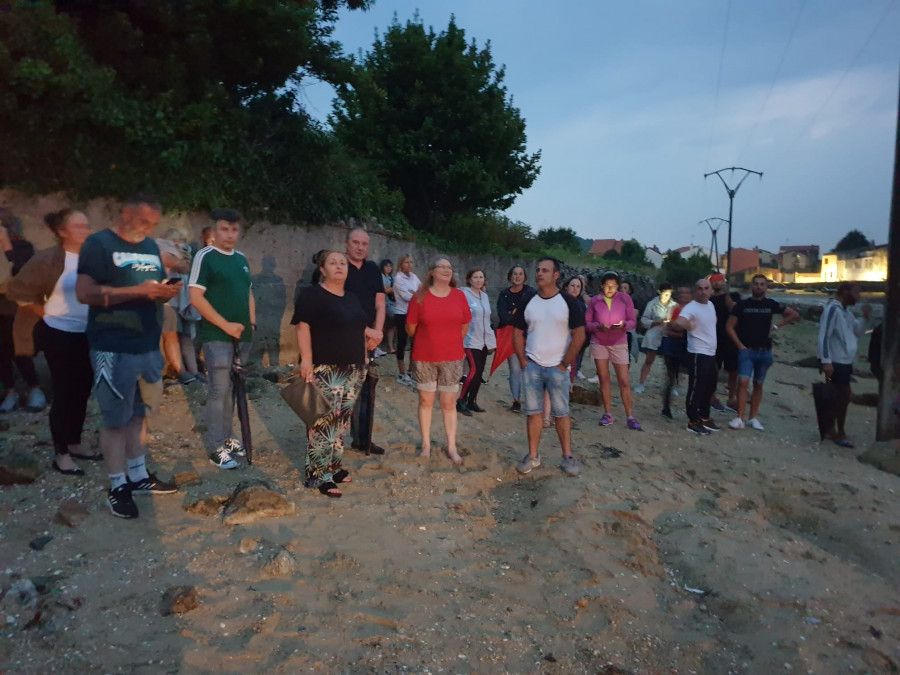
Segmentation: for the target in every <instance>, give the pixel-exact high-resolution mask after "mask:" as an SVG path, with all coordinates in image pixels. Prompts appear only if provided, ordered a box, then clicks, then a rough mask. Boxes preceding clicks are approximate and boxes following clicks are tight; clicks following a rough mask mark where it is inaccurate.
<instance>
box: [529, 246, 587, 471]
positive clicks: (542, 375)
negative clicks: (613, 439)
mask: <svg viewBox="0 0 900 675" xmlns="http://www.w3.org/2000/svg"><path fill="white" fill-rule="evenodd" d="M558 281H559V261H558V260H556V259H555V258H549V257H547V258H541V259H540V260H538V261H537V270H536V274H535V282H536V283H537V293H536V294H535V295H533V296H532V297H531V298H530V299H529V300H528V301H527V302H526V303H525V305H524V306H523V307H522V310H521V312H519V313H518V314H517V315H516V317H515V319H514V323H513V326H514V328H515V330H514V332H513V346H514V348H515V350H516V358H518V360H519V364H520V365H521V366H522V391H523V394H524V396H523V398H524V405H523V406H522V412H524V413H525V414H526V415H527V417H528V427H527V429H528V454H527V455H525V457H524V459H523V460H522V461H521V462H519V463H518V465H516V471H518V472H519V473H522V474H525V473H531V470H532V469H536V468H537V467H539V466H540V465H541V458H540V455H538V445H539V444H540V442H541V429H542V428H543V411H544V394H545V392H546V393H549V395H550V414H551V415H552V416H553V417H554V418H555V419H556V435H557V436H558V437H559V444H560V445H561V446H562V454H563V458H562V463H561V464H560V468H561V469H562V470H563V471H564V472H565V473H566V475H567V476H577V475H578V474H579V473H580V471H581V463H580V462H579V461H578V460H577V459H575V457H574V456H573V455H572V442H571V435H572V434H571V431H572V427H571V423H570V420H569V368H570V367H571V366H572V364H573V363H575V357H576V356H577V355H578V351H579V350H580V349H581V346H582V345H583V344H584V310H582V309H579V307H578V304H577V303H576V302H575V298H573V297H572V296H571V295H569V294H568V293H561V292H560V290H559V288H558V287H557V282H558Z"/></svg>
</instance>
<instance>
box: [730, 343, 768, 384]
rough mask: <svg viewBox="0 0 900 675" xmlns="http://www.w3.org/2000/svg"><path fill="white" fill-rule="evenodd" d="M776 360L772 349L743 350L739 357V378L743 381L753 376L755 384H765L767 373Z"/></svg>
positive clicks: (739, 352) (740, 351)
mask: <svg viewBox="0 0 900 675" xmlns="http://www.w3.org/2000/svg"><path fill="white" fill-rule="evenodd" d="M774 360H775V357H773V356H772V350H771V349H741V350H739V351H738V355H737V371H738V376H739V377H740V378H741V379H743V380H749V379H750V377H751V376H752V377H753V381H754V382H765V381H766V371H768V370H769V366H771V365H772V363H773V361H774Z"/></svg>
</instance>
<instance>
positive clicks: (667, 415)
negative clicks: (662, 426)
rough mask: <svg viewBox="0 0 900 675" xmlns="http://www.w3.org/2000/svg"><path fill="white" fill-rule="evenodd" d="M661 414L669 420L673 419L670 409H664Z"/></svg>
mask: <svg viewBox="0 0 900 675" xmlns="http://www.w3.org/2000/svg"><path fill="white" fill-rule="evenodd" d="M659 414H660V415H662V416H663V417H665V418H666V419H667V420H670V419H672V411H671V410H669V409H668V408H663V409H662V412H661V413H659Z"/></svg>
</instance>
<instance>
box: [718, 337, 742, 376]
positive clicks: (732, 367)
mask: <svg viewBox="0 0 900 675" xmlns="http://www.w3.org/2000/svg"><path fill="white" fill-rule="evenodd" d="M716 339H717V340H718V348H717V349H716V369H717V370H721V369H722V368H723V367H724V368H725V372H726V373H733V372H735V371H736V370H737V369H738V350H737V345H736V344H734V341H733V340H732V339H731V338H730V337H728V336H727V335H725V336H722V337H719V336H716Z"/></svg>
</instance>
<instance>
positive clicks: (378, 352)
mask: <svg viewBox="0 0 900 675" xmlns="http://www.w3.org/2000/svg"><path fill="white" fill-rule="evenodd" d="M386 355H387V352H386V351H384V350H383V349H381V347H375V358H376V359H380V358H381V357H382V356H386Z"/></svg>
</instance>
